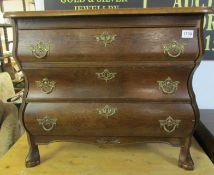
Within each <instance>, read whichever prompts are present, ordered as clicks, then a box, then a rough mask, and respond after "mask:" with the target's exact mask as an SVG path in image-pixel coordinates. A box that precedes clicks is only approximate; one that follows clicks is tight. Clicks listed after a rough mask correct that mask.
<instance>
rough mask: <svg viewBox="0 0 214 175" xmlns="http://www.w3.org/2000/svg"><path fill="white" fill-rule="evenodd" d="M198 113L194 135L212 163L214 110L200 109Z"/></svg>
mask: <svg viewBox="0 0 214 175" xmlns="http://www.w3.org/2000/svg"><path fill="white" fill-rule="evenodd" d="M200 115H201V118H200V122H199V124H198V127H197V128H196V131H195V134H194V135H195V137H196V139H197V140H198V142H199V143H200V145H201V146H202V147H203V149H204V151H205V152H206V153H207V155H208V156H209V158H210V159H211V161H212V162H213V163H214V127H213V126H214V110H213V109H201V110H200Z"/></svg>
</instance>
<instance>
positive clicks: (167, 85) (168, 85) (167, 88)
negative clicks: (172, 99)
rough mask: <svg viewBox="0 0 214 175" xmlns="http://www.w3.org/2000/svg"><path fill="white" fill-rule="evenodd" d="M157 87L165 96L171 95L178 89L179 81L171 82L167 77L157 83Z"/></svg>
mask: <svg viewBox="0 0 214 175" xmlns="http://www.w3.org/2000/svg"><path fill="white" fill-rule="evenodd" d="M157 83H158V85H159V89H161V90H162V91H163V92H164V93H166V94H173V93H175V92H176V90H177V89H178V84H179V83H180V82H179V81H172V79H171V78H170V77H168V78H167V79H166V80H164V81H157Z"/></svg>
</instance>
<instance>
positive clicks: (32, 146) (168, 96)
mask: <svg viewBox="0 0 214 175" xmlns="http://www.w3.org/2000/svg"><path fill="white" fill-rule="evenodd" d="M210 11H211V10H210V9H207V8H179V9H173V8H161V9H121V10H98V11H76V12H74V11H73V12H72V11H48V12H45V11H44V12H15V13H7V14H5V17H10V18H12V19H13V22H14V58H15V59H16V60H17V62H18V63H19V64H20V67H21V69H22V70H23V72H24V75H25V81H26V88H25V90H26V93H25V96H24V103H23V104H22V113H21V117H22V121H23V125H24V127H25V129H26V132H27V134H28V140H29V154H28V155H27V158H26V166H27V167H33V166H36V165H38V164H39V163H40V155H39V149H38V145H39V144H44V143H49V142H52V141H59V140H61V141H75V140H77V141H83V142H95V143H97V144H125V143H135V142H145V141H149V142H150V141H152V142H155V141H157V142H168V143H170V144H172V145H176V146H179V147H181V151H180V156H179V161H178V165H179V166H180V167H182V168H185V169H193V161H192V158H191V155H190V151H189V149H190V145H191V137H192V134H193V131H194V129H195V126H196V124H197V123H198V120H199V113H198V108H197V105H196V101H195V97H194V93H193V89H192V76H193V73H194V71H195V69H196V67H197V65H198V64H199V62H200V58H201V56H202V54H203V44H202V41H203V40H202V26H203V18H204V13H207V12H210Z"/></svg>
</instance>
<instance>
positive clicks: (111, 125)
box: [24, 103, 195, 137]
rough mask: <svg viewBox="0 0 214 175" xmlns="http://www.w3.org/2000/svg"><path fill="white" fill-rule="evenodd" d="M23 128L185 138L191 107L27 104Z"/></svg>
mask: <svg viewBox="0 0 214 175" xmlns="http://www.w3.org/2000/svg"><path fill="white" fill-rule="evenodd" d="M24 122H25V127H26V129H27V130H29V131H30V133H31V134H33V135H71V136H155V137H172V136H173V137H186V136H187V135H189V134H190V133H191V132H192V129H193V127H194V123H195V122H194V113H193V110H192V107H191V105H190V104H168V103H166V104H160V103H159V104H158V103H153V104H146V103H136V104H135V103H111V104H110V103H29V104H28V105H27V107H26V111H25V115H24Z"/></svg>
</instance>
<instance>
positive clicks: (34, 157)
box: [25, 146, 40, 168]
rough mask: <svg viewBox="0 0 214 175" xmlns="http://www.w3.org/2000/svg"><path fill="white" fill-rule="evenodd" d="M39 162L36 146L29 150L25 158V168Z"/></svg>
mask: <svg viewBox="0 0 214 175" xmlns="http://www.w3.org/2000/svg"><path fill="white" fill-rule="evenodd" d="M39 164H40V155H39V149H38V146H36V147H35V148H33V149H30V150H29V153H28V155H27V158H26V160H25V166H26V167H27V168H30V167H34V166H37V165H39Z"/></svg>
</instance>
